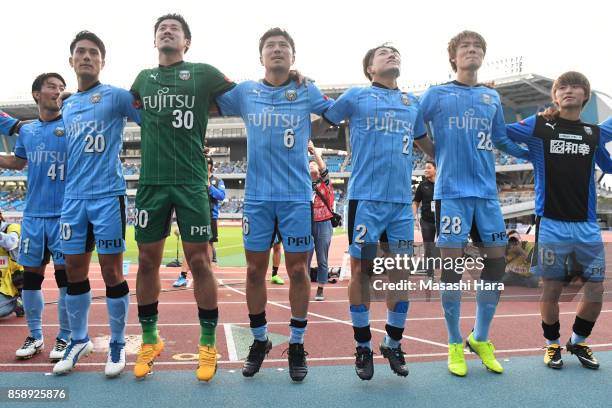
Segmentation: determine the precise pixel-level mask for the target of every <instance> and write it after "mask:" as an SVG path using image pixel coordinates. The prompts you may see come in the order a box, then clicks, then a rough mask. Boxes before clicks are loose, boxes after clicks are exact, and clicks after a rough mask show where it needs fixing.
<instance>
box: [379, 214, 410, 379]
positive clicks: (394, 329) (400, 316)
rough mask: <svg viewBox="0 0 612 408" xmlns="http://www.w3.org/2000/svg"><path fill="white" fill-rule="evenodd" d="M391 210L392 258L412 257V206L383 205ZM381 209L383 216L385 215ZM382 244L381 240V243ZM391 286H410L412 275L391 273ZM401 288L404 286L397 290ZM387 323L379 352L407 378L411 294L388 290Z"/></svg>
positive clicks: (395, 270)
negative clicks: (405, 341)
mask: <svg viewBox="0 0 612 408" xmlns="http://www.w3.org/2000/svg"><path fill="white" fill-rule="evenodd" d="M384 207H387V208H389V218H388V222H387V224H386V230H385V232H386V234H385V238H386V240H387V242H388V248H389V252H390V253H391V254H397V255H405V256H412V255H413V245H414V220H413V216H412V208H411V205H410V204H387V203H385V204H384ZM384 207H383V208H381V212H382V211H384ZM381 241H382V239H381ZM387 276H388V278H389V282H392V283H395V284H401V283H402V282H407V281H408V279H409V277H410V271H409V270H407V269H402V268H400V269H398V268H397V267H396V268H393V269H391V270H390V271H388V275H387ZM397 287H401V286H399V285H398V286H397ZM386 304H387V322H386V324H385V331H386V332H387V334H386V335H385V338H384V341H383V343H382V344H381V345H380V352H381V354H382V355H383V357H385V358H386V359H387V360H388V361H389V366H390V367H391V370H392V371H393V372H394V373H395V374H397V375H399V376H401V377H405V376H407V375H408V367H406V360H405V358H404V352H403V350H402V348H401V340H402V336H403V334H404V328H405V325H406V318H407V316H408V307H409V300H408V290H393V291H391V290H388V291H387V293H386Z"/></svg>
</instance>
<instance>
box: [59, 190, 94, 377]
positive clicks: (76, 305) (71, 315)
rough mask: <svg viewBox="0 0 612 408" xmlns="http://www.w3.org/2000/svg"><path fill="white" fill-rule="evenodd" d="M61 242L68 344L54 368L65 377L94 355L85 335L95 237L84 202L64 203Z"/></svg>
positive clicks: (65, 200) (65, 201)
mask: <svg viewBox="0 0 612 408" xmlns="http://www.w3.org/2000/svg"><path fill="white" fill-rule="evenodd" d="M60 238H61V248H62V252H63V253H64V260H65V263H66V275H67V277H68V289H67V291H66V310H67V313H68V321H69V323H70V330H71V341H70V345H69V346H68V347H67V348H66V351H65V353H64V356H63V357H62V359H61V360H60V361H58V362H57V363H56V364H55V366H54V367H53V373H55V374H65V373H68V372H69V371H71V370H72V369H73V368H74V366H75V365H76V363H77V362H78V360H79V359H80V358H81V357H84V356H86V355H88V354H89V353H91V352H92V351H93V343H92V342H91V341H90V340H89V335H88V319H89V308H90V305H91V286H90V284H89V278H88V275H89V263H90V262H91V252H92V251H93V249H94V236H93V226H92V224H90V222H89V218H88V215H87V200H76V199H64V204H63V208H62V216H61V219H60Z"/></svg>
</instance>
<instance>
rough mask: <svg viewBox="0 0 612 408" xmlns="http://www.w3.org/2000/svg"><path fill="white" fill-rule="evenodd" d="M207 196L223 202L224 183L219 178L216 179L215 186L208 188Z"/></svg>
mask: <svg viewBox="0 0 612 408" xmlns="http://www.w3.org/2000/svg"><path fill="white" fill-rule="evenodd" d="M208 194H210V195H211V197H212V198H214V199H215V200H217V201H223V200H225V183H224V182H223V180H221V179H220V178H218V179H217V185H216V186H213V185H212V184H211V185H210V186H208Z"/></svg>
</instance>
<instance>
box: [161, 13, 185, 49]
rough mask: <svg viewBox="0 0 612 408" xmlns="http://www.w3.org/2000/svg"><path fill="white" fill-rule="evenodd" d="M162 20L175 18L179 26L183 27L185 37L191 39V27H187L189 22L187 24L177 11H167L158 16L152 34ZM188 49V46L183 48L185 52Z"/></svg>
mask: <svg viewBox="0 0 612 408" xmlns="http://www.w3.org/2000/svg"><path fill="white" fill-rule="evenodd" d="M164 20H176V21H178V22H179V23H181V27H182V28H183V32H184V33H185V38H186V39H188V40H189V41H191V29H190V28H189V24H187V21H185V18H184V17H183V16H181V15H180V14H177V13H168V14H164V15H163V16H161V17H159V18H158V19H157V21H156V22H155V27H154V29H153V35H155V34H156V33H157V29H158V28H159V26H160V24H161V23H162V21H164ZM188 49H189V46H187V47H186V48H185V52H187V50H188Z"/></svg>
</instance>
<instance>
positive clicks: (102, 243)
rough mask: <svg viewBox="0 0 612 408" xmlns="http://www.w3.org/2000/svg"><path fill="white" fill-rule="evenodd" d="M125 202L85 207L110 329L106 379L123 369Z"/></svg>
mask: <svg viewBox="0 0 612 408" xmlns="http://www.w3.org/2000/svg"><path fill="white" fill-rule="evenodd" d="M126 201H127V200H126V197H125V196H117V197H108V198H104V199H99V200H90V202H89V203H88V207H87V210H88V214H89V218H90V220H91V223H92V224H93V233H94V236H95V238H96V247H97V250H98V260H99V262H100V269H101V271H102V278H103V279H104V284H105V286H106V308H107V311H108V320H109V325H110V329H111V338H110V342H109V352H108V358H107V361H106V367H105V370H104V371H105V373H106V376H107V377H115V376H117V375H119V374H121V372H122V371H123V369H124V368H125V325H126V323H127V319H128V310H129V304H130V289H129V286H128V283H127V281H126V280H125V278H124V276H123V252H125V227H126V218H127V214H126Z"/></svg>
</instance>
